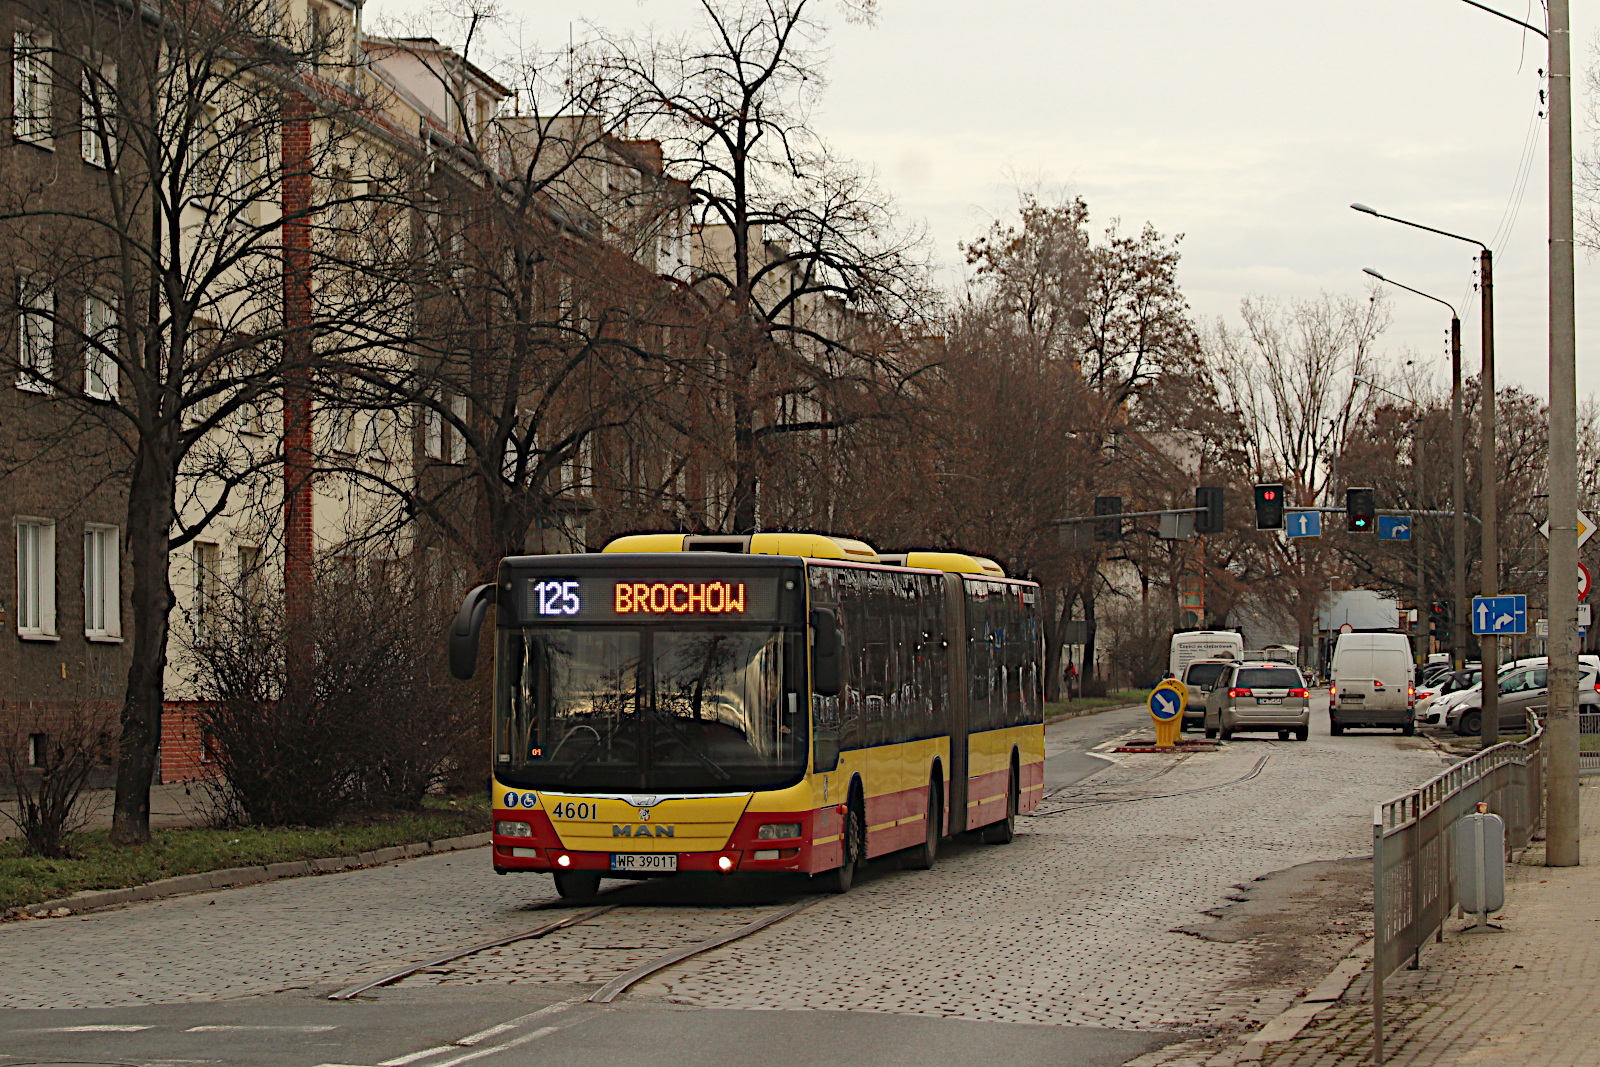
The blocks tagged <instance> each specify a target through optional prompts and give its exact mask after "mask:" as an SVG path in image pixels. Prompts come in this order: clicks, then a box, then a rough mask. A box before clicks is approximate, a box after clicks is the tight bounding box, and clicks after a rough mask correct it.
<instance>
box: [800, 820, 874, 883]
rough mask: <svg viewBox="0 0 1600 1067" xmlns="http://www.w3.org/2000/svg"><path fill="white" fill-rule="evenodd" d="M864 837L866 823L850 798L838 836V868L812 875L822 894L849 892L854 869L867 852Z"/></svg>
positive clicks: (852, 881)
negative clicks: (841, 829) (840, 832)
mask: <svg viewBox="0 0 1600 1067" xmlns="http://www.w3.org/2000/svg"><path fill="white" fill-rule="evenodd" d="M866 837H867V835H866V823H865V822H864V821H863V819H862V815H861V809H860V808H859V807H858V806H857V805H856V798H855V797H854V796H852V797H851V798H850V806H849V808H848V809H847V810H846V813H845V817H844V832H843V833H842V834H840V836H839V844H840V846H841V848H840V850H839V866H837V867H835V868H834V869H833V870H831V871H823V872H822V873H821V874H814V875H812V876H811V877H812V878H813V879H814V880H815V881H816V884H817V888H819V889H821V890H822V891H823V892H824V893H848V892H849V891H850V886H851V885H852V884H853V883H854V882H855V880H856V867H857V866H858V865H860V864H861V863H862V862H863V856H864V855H865V853H866V851H867V849H866Z"/></svg>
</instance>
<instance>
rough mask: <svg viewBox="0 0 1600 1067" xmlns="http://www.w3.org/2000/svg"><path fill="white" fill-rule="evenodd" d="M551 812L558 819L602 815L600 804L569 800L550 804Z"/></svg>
mask: <svg viewBox="0 0 1600 1067" xmlns="http://www.w3.org/2000/svg"><path fill="white" fill-rule="evenodd" d="M550 814H551V815H554V816H555V817H556V818H558V819H598V818H599V817H600V805H598V804H579V803H577V802H576V801H572V800H568V801H564V802H562V803H560V804H552V805H551V806H550Z"/></svg>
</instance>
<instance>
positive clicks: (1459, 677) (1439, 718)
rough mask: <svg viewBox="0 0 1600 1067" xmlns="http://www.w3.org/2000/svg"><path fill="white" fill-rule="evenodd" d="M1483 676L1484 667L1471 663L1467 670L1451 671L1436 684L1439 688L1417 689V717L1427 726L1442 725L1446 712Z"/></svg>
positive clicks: (1419, 721) (1417, 719) (1418, 720)
mask: <svg viewBox="0 0 1600 1067" xmlns="http://www.w3.org/2000/svg"><path fill="white" fill-rule="evenodd" d="M1482 677H1483V668H1482V667H1481V666H1480V665H1478V664H1476V663H1469V664H1467V667H1466V669H1465V670H1459V671H1451V672H1450V673H1449V674H1447V675H1445V676H1444V677H1443V678H1442V679H1440V680H1439V681H1438V682H1437V683H1436V684H1437V685H1438V688H1437V689H1433V690H1429V691H1426V692H1425V691H1423V690H1421V689H1419V690H1417V708H1416V712H1415V719H1416V721H1417V722H1418V723H1421V724H1423V725H1425V726H1442V725H1444V721H1445V714H1446V713H1447V712H1448V711H1449V710H1450V707H1451V705H1453V704H1455V703H1456V702H1457V701H1458V700H1459V699H1460V697H1461V694H1462V693H1465V692H1466V691H1467V690H1469V689H1471V688H1472V687H1473V686H1475V685H1477V684H1478V682H1479V680H1480V679H1481V678H1482Z"/></svg>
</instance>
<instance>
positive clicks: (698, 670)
mask: <svg viewBox="0 0 1600 1067" xmlns="http://www.w3.org/2000/svg"><path fill="white" fill-rule="evenodd" d="M501 640H502V649H501V653H502V654H501V657H500V660H499V662H500V664H501V671H500V673H501V676H502V677H501V679H500V692H499V693H498V694H497V696H498V697H499V699H498V700H497V701H496V704H497V708H498V714H497V719H498V720H499V721H498V722H497V723H496V730H495V734H496V749H497V751H496V754H495V760H496V767H497V769H498V771H499V777H500V778H501V779H502V780H503V781H506V782H507V783H509V784H515V785H522V786H526V787H530V788H543V789H549V790H552V791H555V792H576V793H640V792H658V793H718V792H742V791H747V790H754V789H771V788H776V787H779V786H782V785H787V784H790V783H792V782H794V781H797V780H798V779H799V777H800V776H801V775H802V774H804V773H805V769H806V755H807V750H808V741H809V737H808V730H807V716H806V715H805V714H804V712H805V702H804V701H802V700H801V698H800V694H801V692H803V686H802V684H801V683H803V681H804V674H803V672H804V667H805V646H804V644H803V639H802V637H801V636H800V635H799V634H798V633H795V632H786V631H784V630H782V629H780V628H776V627H772V628H762V629H746V630H734V629H722V628H706V629H677V628H670V629H669V628H665V627H662V628H654V627H651V628H645V629H633V630H619V629H611V628H606V629H551V628H546V627H526V628H524V629H521V630H505V631H502V632H501Z"/></svg>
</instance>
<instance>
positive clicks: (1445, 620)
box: [1428, 600, 1455, 644]
mask: <svg viewBox="0 0 1600 1067" xmlns="http://www.w3.org/2000/svg"><path fill="white" fill-rule="evenodd" d="M1454 607H1455V605H1453V604H1451V603H1450V601H1448V600H1435V601H1434V602H1433V603H1432V604H1429V605H1428V633H1429V634H1431V635H1432V636H1433V638H1434V640H1436V641H1438V642H1439V643H1440V644H1449V643H1450V624H1451V622H1452V618H1451V616H1452V615H1453V614H1454V610H1453V609H1454Z"/></svg>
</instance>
